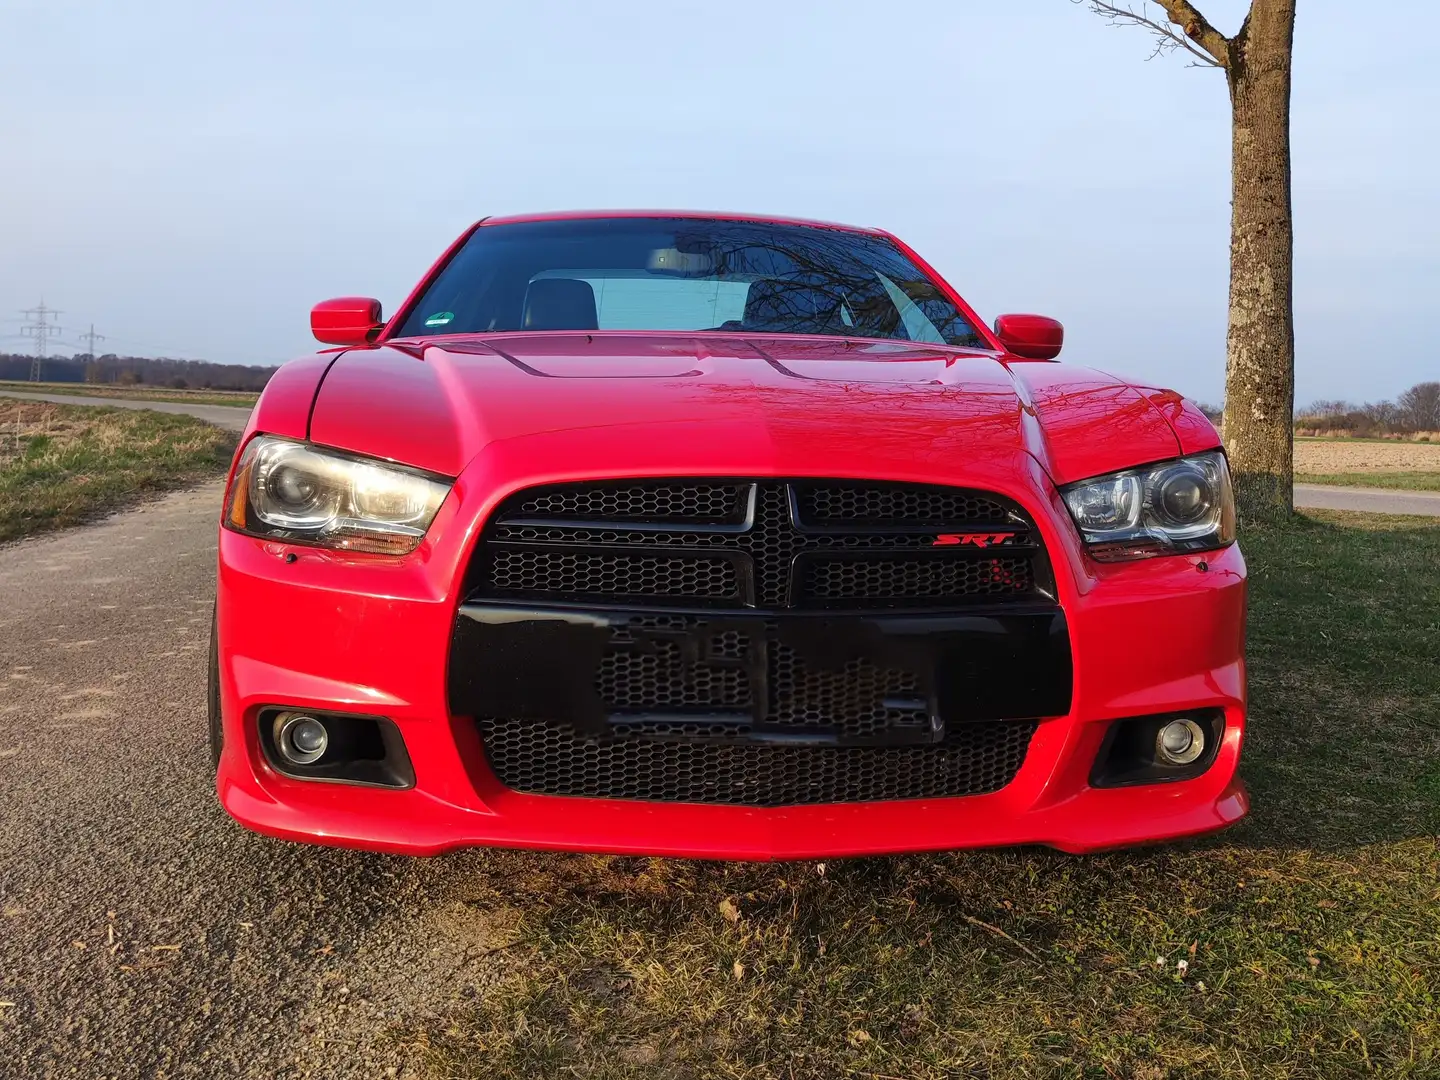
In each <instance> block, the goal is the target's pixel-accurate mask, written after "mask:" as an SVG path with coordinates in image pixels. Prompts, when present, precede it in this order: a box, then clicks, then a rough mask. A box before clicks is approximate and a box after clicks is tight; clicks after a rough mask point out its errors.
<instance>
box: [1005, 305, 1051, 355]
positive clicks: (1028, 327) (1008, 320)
mask: <svg viewBox="0 0 1440 1080" xmlns="http://www.w3.org/2000/svg"><path fill="white" fill-rule="evenodd" d="M995 336H996V337H998V338H999V339H1000V344H1001V345H1004V346H1005V348H1006V349H1008V350H1009V351H1010V352H1012V353H1014V354H1015V355H1016V356H1021V357H1024V358H1025V359H1026V360H1053V359H1055V357H1057V356H1059V355H1060V346H1062V345H1063V344H1065V327H1063V326H1061V325H1060V324H1059V323H1058V322H1056V321H1055V320H1054V319H1047V318H1046V317H1045V316H1044V315H1001V316H1000V317H999V318H997V319H996V320H995Z"/></svg>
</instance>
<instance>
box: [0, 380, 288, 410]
mask: <svg viewBox="0 0 1440 1080" xmlns="http://www.w3.org/2000/svg"><path fill="white" fill-rule="evenodd" d="M4 390H14V391H15V392H16V393H17V394H65V395H67V396H77V397H108V398H128V399H130V400H132V401H186V402H189V403H190V404H192V405H235V406H239V407H242V408H249V407H250V406H251V405H254V404H255V401H256V399H257V398H259V396H260V395H259V394H252V393H246V392H243V391H238V390H176V389H174V388H171V387H162V386H121V385H118V384H115V383H47V382H39V383H33V382H16V381H13V380H5V379H0V391H4Z"/></svg>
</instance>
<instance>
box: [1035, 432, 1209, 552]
mask: <svg viewBox="0 0 1440 1080" xmlns="http://www.w3.org/2000/svg"><path fill="white" fill-rule="evenodd" d="M1060 490H1061V494H1062V495H1063V496H1064V498H1065V505H1066V506H1067V507H1068V508H1069V510H1070V516H1071V517H1072V518H1074V519H1075V526H1076V528H1078V529H1079V530H1080V535H1081V536H1082V537H1083V538H1084V540H1085V544H1086V547H1087V548H1088V549H1089V552H1090V555H1091V556H1092V557H1094V558H1096V559H1099V560H1101V561H1103V562H1117V561H1120V560H1123V559H1144V558H1149V557H1150V556H1153V555H1174V554H1180V553H1183V552H1187V551H1210V550H1213V549H1215V548H1221V547H1224V546H1225V545H1227V544H1230V543H1233V542H1234V540H1235V496H1234V493H1233V492H1232V491H1231V488H1230V469H1229V467H1228V466H1227V465H1226V464H1225V455H1224V454H1222V453H1220V451H1218V450H1212V451H1210V452H1209V453H1204V454H1194V455H1192V456H1190V457H1184V458H1179V459H1178V460H1176V461H1167V462H1163V463H1162V464H1159V465H1147V466H1146V467H1144V468H1141V469H1127V470H1125V471H1124V472H1117V473H1109V474H1107V475H1105V476H1097V477H1095V478H1093V479H1090V480H1082V481H1080V482H1079V483H1078V484H1068V485H1066V486H1065V487H1063V488H1061V489H1060Z"/></svg>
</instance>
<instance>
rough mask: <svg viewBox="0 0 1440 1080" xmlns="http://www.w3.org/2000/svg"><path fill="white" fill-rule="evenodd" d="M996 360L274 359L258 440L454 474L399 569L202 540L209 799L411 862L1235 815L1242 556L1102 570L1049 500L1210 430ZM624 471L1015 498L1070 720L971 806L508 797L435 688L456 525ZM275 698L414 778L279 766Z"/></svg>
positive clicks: (1079, 846)
mask: <svg viewBox="0 0 1440 1080" xmlns="http://www.w3.org/2000/svg"><path fill="white" fill-rule="evenodd" d="M443 261H444V260H442V262H443ZM947 288H948V286H947ZM393 325H395V324H394V323H393V322H392V326H393ZM1012 359H1013V358H1010V357H1007V356H1005V355H1004V354H1002V353H1000V352H998V351H996V352H988V351H974V350H961V349H952V348H948V347H942V346H929V345H916V344H910V343H905V342H875V341H854V342H846V341H843V340H837V339H835V338H806V337H750V336H737V335H725V334H708V333H707V334H689V335H674V334H662V333H646V334H618V333H593V334H589V335H586V334H583V333H579V334H576V333H529V334H501V335H483V336H482V335H471V336H465V337H451V338H432V339H426V341H425V342H407V343H404V344H393V345H390V346H379V347H369V348H363V349H352V350H348V351H345V352H344V353H343V354H341V355H340V356H339V358H338V359H336V358H335V357H334V356H333V355H320V356H316V357H309V358H306V359H304V360H300V361H296V362H294V363H293V364H290V365H287V366H286V367H285V368H282V369H281V371H280V372H279V373H277V374H276V376H275V377H274V378H273V379H272V380H271V383H270V385H269V387H268V388H267V389H266V391H265V393H264V395H262V398H261V401H260V404H259V405H258V406H257V408H256V410H255V413H254V415H253V417H252V420H251V428H250V430H251V431H252V432H254V431H269V432H276V433H279V434H285V435H290V436H292V437H304V436H306V435H307V433H308V437H309V438H310V439H312V440H313V441H315V442H317V443H321V444H324V445H327V446H334V447H338V448H341V449H345V450H351V451H355V452H358V453H363V454H372V455H376V456H379V457H384V458H389V459H392V460H396V461H401V462H404V463H406V464H410V465H415V466H419V467H422V468H425V469H428V470H431V471H434V472H438V473H443V474H446V475H450V476H455V477H457V479H456V482H455V487H454V490H453V491H452V493H451V495H450V497H449V498H448V499H447V500H446V501H445V503H444V505H443V506H442V507H441V510H440V513H439V515H438V516H437V518H436V520H435V522H434V524H433V525H432V527H431V529H430V532H429V534H428V536H427V538H426V539H425V541H424V542H423V543H422V544H421V546H420V547H419V548H418V549H417V550H416V551H415V552H414V553H412V554H410V555H407V556H404V557H401V558H392V557H386V556H358V555H339V554H335V553H328V552H323V551H319V550H316V549H314V548H307V547H299V546H295V547H291V546H286V545H283V544H276V543H267V542H264V541H260V540H256V539H253V538H250V537H246V536H242V535H239V534H237V533H234V532H230V531H228V530H224V529H222V530H221V531H220V572H219V639H218V640H219V648H220V672H221V698H222V705H223V714H224V718H225V726H226V735H227V737H226V741H225V749H224V754H223V756H222V759H221V764H220V770H219V777H218V786H219V792H220V797H221V800H222V802H223V804H224V805H225V807H226V809H227V810H228V811H229V812H230V813H231V814H232V815H234V816H235V817H236V818H237V819H239V820H240V821H241V822H243V823H244V824H246V825H248V826H250V827H251V828H254V829H256V830H258V831H261V832H264V833H268V834H270V835H274V836H280V837H287V838H290V839H297V840H309V841H317V842H323V843H332V844H340V845H346V846H355V847H365V848H374V849H378V850H386V851H395V852H408V853H415V854H433V853H436V852H440V851H444V850H448V849H451V848H455V847H463V846H468V845H477V844H485V845H499V846H526V847H542V848H563V849H574V850H593V851H616V852H635V853H655V854H669V855H696V856H713V857H734V858H753V859H766V858H805V857H820V856H836V855H858V854H865V853H874V852H884V851H901V850H930V849H946V848H959V847H971V846H982V845H994V844H1015V843H1042V844H1050V845H1054V846H1056V847H1060V848H1063V849H1065V850H1069V851H1092V850H1098V849H1102V848H1106V847H1113V846H1118V845H1126V844H1134V843H1141V842H1147V841H1154V840H1163V839H1168V838H1173V837H1179V836H1186V835H1191V834H1194V833H1200V832H1205V831H1209V830H1212V829H1217V828H1221V827H1223V826H1225V825H1227V824H1229V823H1231V822H1233V821H1235V820H1236V819H1238V818H1239V817H1240V816H1242V815H1243V814H1244V813H1245V810H1246V807H1247V799H1246V796H1245V792H1244V788H1243V786H1242V785H1241V784H1240V782H1239V780H1238V778H1237V776H1236V767H1237V764H1238V760H1239V754H1240V746H1241V742H1242V738H1243V732H1244V725H1245V679H1244V655H1243V632H1244V618H1245V566H1244V561H1243V559H1242V557H1241V555H1240V552H1239V550H1238V549H1236V548H1234V547H1232V548H1229V549H1227V550H1225V551H1221V552H1212V553H1207V554H1206V555H1205V556H1204V562H1205V563H1207V564H1208V568H1207V569H1206V570H1204V571H1201V570H1200V569H1199V563H1200V562H1201V561H1202V560H1201V558H1200V557H1195V556H1173V557H1164V558H1156V559H1150V560H1146V561H1142V562H1136V563H1121V564H1104V565H1102V564H1097V563H1095V562H1093V561H1092V560H1090V559H1089V558H1088V557H1087V556H1086V555H1085V553H1084V551H1083V550H1082V546H1081V544H1080V540H1079V537H1078V535H1077V534H1076V531H1075V529H1074V526H1073V525H1072V524H1071V522H1070V519H1069V517H1068V515H1067V514H1066V512H1065V509H1064V506H1063V503H1062V502H1061V500H1060V496H1059V494H1058V492H1057V490H1056V485H1057V484H1063V483H1068V482H1070V481H1073V480H1078V479H1083V478H1085V477H1088V476H1094V475H1097V474H1100V473H1104V472H1109V471H1113V470H1116V469H1121V468H1127V467H1131V466H1135V465H1141V464H1145V463H1148V462H1152V461H1158V460H1163V459H1166V458H1170V457H1174V456H1176V455H1177V454H1180V453H1182V452H1184V453H1190V452H1194V451H1195V450H1200V449H1209V448H1211V447H1213V446H1215V445H1217V444H1218V439H1216V438H1215V436H1214V429H1213V427H1210V426H1209V422H1208V421H1205V420H1204V418H1203V416H1200V415H1199V413H1198V411H1197V410H1195V409H1194V407H1193V406H1192V405H1190V404H1189V403H1187V402H1185V401H1184V400H1183V399H1181V398H1179V397H1178V395H1169V394H1168V392H1165V391H1160V390H1156V389H1154V388H1148V387H1146V388H1137V387H1135V386H1132V385H1130V384H1128V383H1125V382H1123V381H1121V380H1118V379H1116V378H1114V377H1112V376H1109V375H1106V374H1104V373H1102V372H1099V371H1094V370H1090V369H1086V368H1077V367H1071V366H1068V365H1062V364H1052V363H1035V362H1024V363H1012V362H1011V361H1012ZM332 360H333V361H334V363H333V366H332V364H331V361H332ZM317 388H318V390H317ZM312 406H313V415H312ZM1197 417H1198V420H1197ZM647 475H649V476H655V475H659V476H684V475H694V476H703V475H732V476H768V475H774V476H832V477H833V476H845V477H854V478H870V479H889V480H904V481H913V482H920V483H938V484H952V485H957V486H964V487H974V488H982V489H988V490H991V491H995V492H998V493H1000V494H1002V495H1005V496H1008V497H1009V498H1012V499H1014V500H1015V501H1017V502H1018V503H1020V504H1021V505H1022V506H1023V507H1024V508H1025V509H1026V510H1027V511H1028V512H1029V514H1030V515H1031V516H1032V518H1033V519H1034V520H1035V522H1036V525H1037V529H1038V531H1039V533H1040V534H1041V538H1042V539H1043V541H1044V543H1045V545H1046V547H1047V548H1048V550H1049V553H1050V558H1051V562H1052V564H1053V566H1054V570H1055V576H1056V587H1057V594H1058V596H1057V598H1058V601H1059V603H1060V605H1061V606H1062V607H1063V608H1064V610H1065V612H1066V616H1067V619H1068V622H1069V626H1070V633H1071V637H1072V643H1073V650H1074V663H1075V693H1074V700H1073V704H1072V708H1071V711H1070V713H1069V714H1067V715H1065V716H1060V717H1053V718H1049V719H1046V720H1044V721H1043V722H1042V723H1041V724H1040V726H1039V730H1038V731H1037V733H1036V735H1035V738H1034V740H1033V741H1032V743H1031V746H1030V751H1029V754H1028V756H1027V758H1026V761H1025V764H1024V766H1023V767H1022V768H1021V770H1020V773H1019V775H1018V776H1017V777H1016V779H1015V780H1014V781H1013V782H1012V783H1011V784H1009V785H1008V786H1007V787H1006V788H1004V789H1003V790H1001V791H999V792H996V793H994V794H991V795H982V796H970V797H964V798H949V799H931V800H918V801H906V802H897V803H867V804H847V805H836V806H804V807H790V808H781V809H755V808H748V807H726V806H698V805H681V804H663V803H649V802H626V801H620V800H608V799H578V798H559V797H546V796H531V795H521V794H517V793H515V792H512V791H508V790H506V789H504V788H503V787H501V786H500V785H499V784H498V782H497V781H496V780H495V778H494V776H493V775H492V774H491V773H490V771H489V769H488V767H487V766H486V764H485V760H484V755H483V751H482V748H481V746H480V744H479V737H478V735H477V733H476V732H475V729H474V726H473V724H472V723H471V722H470V721H469V720H468V719H465V718H456V717H451V716H450V715H449V714H448V711H447V704H446V678H445V675H446V663H447V660H448V649H449V643H450V635H451V630H452V627H453V621H454V617H455V613H456V609H457V606H458V603H459V595H458V593H459V582H460V580H461V577H462V574H463V571H464V567H465V564H466V561H467V559H468V557H469V554H470V551H471V548H472V547H473V545H474V543H475V541H476V538H477V535H478V533H479V530H480V528H481V526H482V525H483V523H484V521H485V519H486V517H487V515H488V514H489V513H490V512H491V511H492V510H493V508H494V507H495V505H496V504H497V503H498V502H499V501H500V500H501V499H502V498H504V497H505V495H507V494H508V493H510V492H512V491H514V490H516V489H518V488H521V487H526V486H530V485H533V484H542V483H549V482H554V481H560V480H585V479H600V478H605V479H609V478H617V477H626V476H647ZM287 554H294V555H295V556H297V559H296V561H295V562H294V563H286V562H285V561H284V557H285V556H286V555H287ZM277 613H283V617H277ZM277 703H281V704H286V705H292V706H297V707H309V708H332V709H337V710H340V711H346V712H361V713H366V712H368V713H373V714H375V715H378V716H386V717H389V718H390V719H392V720H394V721H395V723H396V724H397V725H398V726H399V728H400V730H401V733H402V735H403V736H404V739H405V742H406V746H407V748H408V750H409V753H410V756H411V758H412V761H413V763H414V766H415V772H416V776H417V786H416V787H415V788H414V789H413V790H410V791H390V790H382V789H373V788H359V787H351V786H346V785H341V784H318V783H307V782H304V781H297V780H291V779H287V778H284V777H282V776H279V775H277V774H276V773H275V772H274V771H273V770H271V769H270V768H269V766H268V765H267V764H266V763H265V760H264V757H263V755H262V754H261V751H260V748H259V746H258V743H257V739H256V735H255V730H256V725H255V716H256V713H257V712H258V710H259V709H260V707H261V706H265V705H274V704H277ZM1202 707H1220V708H1223V709H1225V710H1226V716H1227V726H1226V734H1225V738H1224V742H1223V745H1222V748H1221V751H1220V755H1219V757H1218V759H1217V760H1216V762H1215V764H1214V766H1213V767H1211V768H1210V769H1209V770H1208V771H1207V772H1206V773H1205V774H1204V775H1203V776H1201V777H1199V778H1197V779H1194V780H1189V781H1184V782H1180V783H1172V784H1157V785H1148V786H1141V787H1131V788H1122V789H1112V790H1097V789H1093V788H1091V787H1089V786H1088V783H1087V777H1088V775H1089V771H1090V767H1091V765H1092V763H1093V760H1094V756H1095V753H1096V751H1097V749H1098V747H1099V744H1100V740H1101V738H1102V736H1103V734H1104V731H1105V728H1106V725H1107V723H1108V722H1109V721H1110V720H1111V719H1114V718H1116V717H1121V716H1135V715H1142V714H1147V713H1157V712H1168V711H1172V710H1182V709H1195V708H1202Z"/></svg>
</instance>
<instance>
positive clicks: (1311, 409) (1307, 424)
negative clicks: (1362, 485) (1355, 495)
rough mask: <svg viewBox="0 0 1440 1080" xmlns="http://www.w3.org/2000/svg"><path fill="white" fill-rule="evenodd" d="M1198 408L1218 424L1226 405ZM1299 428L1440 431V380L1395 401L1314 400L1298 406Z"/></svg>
mask: <svg viewBox="0 0 1440 1080" xmlns="http://www.w3.org/2000/svg"><path fill="white" fill-rule="evenodd" d="M1196 408H1198V409H1199V410H1200V411H1201V412H1203V413H1204V414H1205V415H1206V416H1208V417H1209V418H1210V420H1211V421H1212V422H1213V423H1214V424H1216V426H1219V424H1220V418H1221V416H1222V415H1223V414H1224V411H1225V409H1224V406H1223V405H1210V404H1208V403H1206V402H1203V401H1201V402H1197V403H1196ZM1294 427H1295V430H1296V431H1297V432H1302V433H1303V432H1316V431H1331V432H1335V433H1336V434H1342V433H1343V434H1345V435H1350V436H1353V437H1356V438H1365V437H1367V436H1377V437H1379V436H1385V435H1393V436H1397V437H1398V436H1405V435H1417V434H1420V433H1422V432H1430V433H1434V432H1440V382H1422V383H1416V384H1415V385H1414V386H1412V387H1411V388H1410V389H1409V390H1406V391H1405V392H1404V393H1403V394H1401V395H1400V396H1399V397H1397V398H1396V399H1395V400H1394V401H1367V402H1365V403H1363V404H1357V403H1355V402H1353V401H1338V400H1337V401H1326V400H1324V399H1322V400H1320V401H1314V402H1311V403H1310V404H1309V405H1307V406H1305V408H1303V409H1296V410H1295V424H1294Z"/></svg>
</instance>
